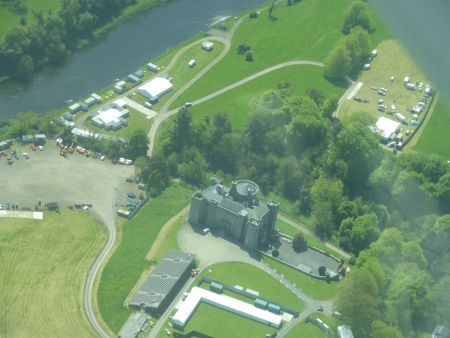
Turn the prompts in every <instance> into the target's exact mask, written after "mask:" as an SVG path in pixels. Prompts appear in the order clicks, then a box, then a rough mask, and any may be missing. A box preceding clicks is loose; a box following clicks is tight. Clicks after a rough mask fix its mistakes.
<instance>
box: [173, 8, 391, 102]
mask: <svg viewBox="0 0 450 338" xmlns="http://www.w3.org/2000/svg"><path fill="white" fill-rule="evenodd" d="M351 2H352V1H351V0H341V1H330V0H304V1H302V2H300V3H298V4H295V5H294V6H289V7H287V6H286V5H284V3H283V4H281V3H280V4H279V5H278V6H277V8H276V9H275V10H274V11H273V15H274V16H275V17H277V20H271V19H269V17H268V15H267V10H266V11H263V12H262V13H261V15H260V16H259V17H258V18H257V19H249V18H246V19H244V21H243V22H242V24H241V25H240V26H239V28H238V30H237V31H236V33H235V35H234V37H233V41H232V46H231V49H230V52H229V53H228V54H227V56H226V57H225V58H224V59H223V60H222V61H221V62H220V63H219V64H217V65H216V66H214V67H213V68H212V69H211V70H210V71H209V72H208V73H207V74H205V76H204V77H203V78H202V79H200V80H199V81H198V82H197V83H196V84H195V85H194V86H192V87H191V88H190V89H189V90H188V91H186V92H185V94H183V95H182V96H181V97H180V99H179V101H177V102H178V103H179V102H186V101H193V100H195V99H198V98H200V97H203V96H205V95H206V94H208V93H211V92H214V91H216V90H218V89H220V88H222V87H225V86H226V85H229V84H231V83H233V82H236V81H237V80H240V79H242V78H244V77H246V76H248V75H250V74H253V73H256V72H258V71H260V70H262V69H265V68H267V67H270V66H272V65H275V64H278V63H280V62H283V61H288V60H314V61H323V60H324V59H325V58H326V56H327V54H328V53H329V51H330V50H331V49H332V48H333V47H334V45H335V44H336V41H337V40H338V39H340V38H341V37H342V36H343V35H342V33H341V28H342V22H343V13H344V11H345V10H346V9H347V8H348V6H349V5H350V3H351ZM375 24H376V27H377V30H376V32H375V33H374V34H372V35H371V41H372V44H373V45H377V44H378V43H379V42H380V41H381V40H383V39H385V38H386V36H388V35H389V34H388V32H387V31H386V29H385V28H384V26H383V25H382V24H381V22H379V20H377V19H376V20H375ZM242 43H245V44H247V45H249V46H251V48H252V50H253V56H254V61H253V62H247V61H245V60H244V57H243V56H242V55H238V54H237V52H236V51H237V47H238V46H239V45H240V44H242Z"/></svg>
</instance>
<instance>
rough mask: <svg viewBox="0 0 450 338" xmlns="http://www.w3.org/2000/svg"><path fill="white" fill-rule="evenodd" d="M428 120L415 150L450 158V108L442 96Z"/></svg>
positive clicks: (414, 147)
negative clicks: (449, 128) (449, 129)
mask: <svg viewBox="0 0 450 338" xmlns="http://www.w3.org/2000/svg"><path fill="white" fill-rule="evenodd" d="M428 119H429V120H428V121H425V124H424V125H423V126H422V128H424V129H423V131H422V133H421V134H420V135H418V137H419V138H418V140H417V143H416V144H415V145H414V146H413V148H412V149H413V150H415V151H418V152H423V153H426V154H435V155H439V156H441V157H443V158H444V159H446V160H450V147H449V146H448V145H449V144H450V134H449V132H448V126H450V109H449V108H448V106H447V105H446V104H445V102H444V101H443V99H442V98H439V99H438V101H437V103H436V106H435V107H434V110H433V112H432V114H431V116H430V117H428Z"/></svg>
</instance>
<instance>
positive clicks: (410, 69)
mask: <svg viewBox="0 0 450 338" xmlns="http://www.w3.org/2000/svg"><path fill="white" fill-rule="evenodd" d="M377 49H378V56H377V57H376V58H375V59H374V60H373V61H372V67H371V69H370V70H369V71H364V72H362V73H361V75H360V77H359V78H358V80H357V81H360V82H362V83H363V86H362V87H361V89H360V90H359V91H358V93H357V94H356V95H355V96H359V97H360V98H363V99H369V101H370V102H369V103H361V102H357V101H354V100H345V101H344V104H343V105H342V107H341V110H340V111H339V117H340V118H345V117H346V116H349V115H351V114H352V113H354V112H360V111H365V112H368V113H369V114H370V115H371V116H372V117H373V118H374V120H375V121H376V120H377V119H378V118H379V117H381V116H385V117H388V118H390V119H393V120H396V119H395V117H393V116H390V115H388V114H387V113H382V112H379V111H378V110H377V101H378V99H384V104H385V105H386V106H387V111H390V108H391V105H395V106H396V111H397V112H398V113H400V114H402V115H404V116H405V117H406V120H407V121H408V122H409V121H411V119H412V113H411V112H410V109H411V108H412V107H413V106H414V105H415V104H416V103H417V102H418V101H419V100H420V99H421V98H422V97H423V92H422V91H419V90H415V91H412V90H408V89H406V88H405V87H404V86H403V78H404V77H405V76H409V77H410V81H411V82H413V81H414V82H415V81H417V82H422V83H423V84H424V88H423V89H425V84H427V83H428V80H427V79H426V77H425V75H424V74H423V73H422V72H421V71H420V69H419V68H418V66H417V65H416V64H415V62H414V60H413V59H411V57H410V56H409V55H408V53H407V52H406V50H405V49H404V48H403V47H402V46H401V45H400V43H399V42H398V41H395V40H387V41H383V42H382V43H381V44H380V45H379V46H378V47H377ZM391 76H394V77H395V80H394V81H392V82H391V81H390V77H391ZM371 87H375V88H381V87H384V88H386V89H387V90H388V92H387V95H386V96H384V97H383V96H380V95H378V93H377V91H376V90H373V89H371ZM424 115H425V114H423V113H422V114H420V115H419V119H418V120H419V121H421V120H422V119H423V117H424ZM415 128H416V127H415V126H409V125H408V126H405V125H403V126H402V131H403V132H406V131H407V130H409V131H413V130H414V129H415Z"/></svg>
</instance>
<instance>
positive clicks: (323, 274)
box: [319, 265, 327, 276]
mask: <svg viewBox="0 0 450 338" xmlns="http://www.w3.org/2000/svg"><path fill="white" fill-rule="evenodd" d="M326 271H327V268H326V266H323V265H321V266H319V276H325V272H326Z"/></svg>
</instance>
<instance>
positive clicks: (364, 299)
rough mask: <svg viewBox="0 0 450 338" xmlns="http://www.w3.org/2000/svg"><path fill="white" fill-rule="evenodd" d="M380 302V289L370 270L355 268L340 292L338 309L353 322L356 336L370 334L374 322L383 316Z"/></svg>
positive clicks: (345, 317)
mask: <svg viewBox="0 0 450 338" xmlns="http://www.w3.org/2000/svg"><path fill="white" fill-rule="evenodd" d="M379 304H380V299H379V290H378V287H377V284H376V282H375V279H374V277H373V276H372V274H371V273H370V271H368V270H367V269H364V268H359V269H354V270H353V271H352V273H351V274H350V275H349V277H348V278H346V280H345V281H344V285H343V287H342V290H341V292H340V293H339V294H338V298H337V309H338V311H339V312H340V313H342V315H343V317H344V319H346V320H348V321H350V322H351V323H352V330H353V332H354V333H355V336H356V337H366V336H368V334H369V332H370V331H371V324H372V322H373V321H375V320H378V319H380V318H381V313H380V311H379V309H378V307H379Z"/></svg>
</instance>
